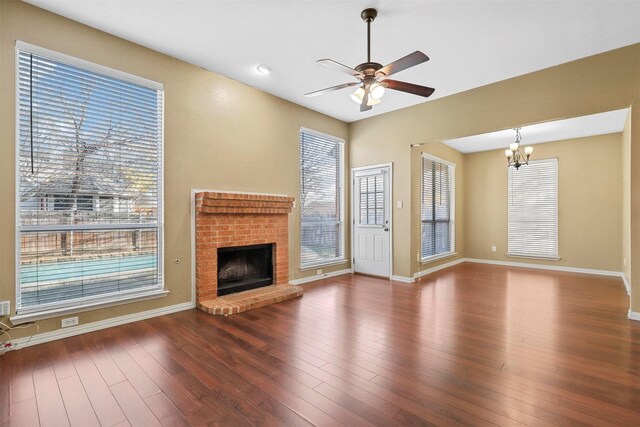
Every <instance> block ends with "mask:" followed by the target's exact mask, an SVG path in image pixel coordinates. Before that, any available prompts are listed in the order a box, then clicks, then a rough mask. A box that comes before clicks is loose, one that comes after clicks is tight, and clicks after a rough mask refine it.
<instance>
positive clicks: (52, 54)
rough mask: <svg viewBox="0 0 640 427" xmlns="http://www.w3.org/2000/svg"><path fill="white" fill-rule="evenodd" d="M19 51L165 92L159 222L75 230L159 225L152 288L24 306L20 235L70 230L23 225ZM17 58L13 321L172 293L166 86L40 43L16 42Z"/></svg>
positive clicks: (91, 308)
mask: <svg viewBox="0 0 640 427" xmlns="http://www.w3.org/2000/svg"><path fill="white" fill-rule="evenodd" d="M19 51H27V52H29V53H32V54H34V55H38V56H41V57H45V58H48V59H52V60H55V61H58V62H63V63H66V64H68V65H72V66H75V67H78V68H82V69H84V70H87V71H91V72H94V73H97V74H103V75H106V76H109V77H114V78H117V79H120V80H124V81H128V82H130V83H134V84H137V85H140V86H145V87H148V88H151V89H155V90H157V91H159V92H160V93H161V94H162V111H161V118H160V120H161V123H160V134H159V139H160V140H159V141H158V144H159V147H158V150H159V154H158V158H159V162H158V163H159V164H158V187H159V191H158V223H157V224H84V225H82V224H78V225H75V226H74V230H109V229H128V228H131V229H140V228H156V229H157V230H158V271H159V273H160V282H159V284H158V285H155V286H152V287H145V288H140V289H135V290H131V291H128V292H121V293H119V294H118V295H111V296H103V297H101V296H97V297H94V298H90V299H86V300H84V301H83V302H81V303H80V304H78V303H77V302H74V301H70V302H68V303H65V302H62V303H55V304H50V305H42V306H38V307H30V308H20V307H18V304H17V301H18V298H19V296H20V292H21V290H20V256H21V254H20V249H21V242H20V234H21V232H23V231H44V232H46V231H51V232H55V231H64V230H68V227H65V226H55V225H50V226H21V225H20V192H19V191H18V186H19V185H20V166H19V165H20V150H19V149H18V147H19V145H20V111H19V109H20V101H19V100H20V81H19V78H18V76H19V75H20V71H19V67H20V63H19V60H18V57H19ZM14 55H15V56H14V58H15V106H14V108H15V110H14V113H15V147H16V150H15V151H16V153H15V163H14V166H15V186H14V191H15V221H16V222H15V226H16V228H15V255H16V258H15V267H16V271H15V287H16V288H15V289H16V304H15V305H16V310H18V309H19V312H18V311H17V313H18V314H16V315H14V316H12V317H11V321H12V323H14V324H19V323H24V322H30V321H35V320H41V319H47V318H50V317H55V316H60V315H65V314H71V313H78V312H83V311H88V310H94V309H98V308H103V307H110V306H114V305H119V304H124V303H130V302H135V301H142V300H147V299H152V298H159V297H164V296H166V295H168V294H169V291H167V290H166V289H165V286H164V278H165V272H164V85H163V84H162V83H158V82H155V81H153V80H148V79H145V78H143V77H139V76H136V75H133V74H129V73H126V72H124V71H119V70H115V69H113V68H109V67H106V66H103V65H99V64H95V63H92V62H89V61H85V60H83V59H79V58H75V57H73V56H69V55H65V54H63V53H59V52H56V51H52V50H49V49H46V48H43V47H40V46H36V45H32V44H29V43H25V42H22V41H20V40H18V41H16V45H15V49H14Z"/></svg>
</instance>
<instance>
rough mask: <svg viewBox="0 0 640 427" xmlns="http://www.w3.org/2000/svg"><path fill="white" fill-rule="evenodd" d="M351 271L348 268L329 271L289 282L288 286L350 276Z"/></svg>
mask: <svg viewBox="0 0 640 427" xmlns="http://www.w3.org/2000/svg"><path fill="white" fill-rule="evenodd" d="M351 273H353V270H352V269H350V268H345V269H343V270H338V271H330V272H329V273H322V274H315V275H313V276H309V277H303V278H301V279H294V280H289V284H290V285H302V284H305V283H309V282H315V281H316V280H322V279H327V278H329V277H335V276H342V275H343V274H351Z"/></svg>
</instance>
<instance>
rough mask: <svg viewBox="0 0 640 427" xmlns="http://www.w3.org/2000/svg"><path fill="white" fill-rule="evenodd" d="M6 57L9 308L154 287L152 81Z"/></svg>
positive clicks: (158, 99) (157, 211)
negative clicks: (12, 231) (11, 69)
mask: <svg viewBox="0 0 640 427" xmlns="http://www.w3.org/2000/svg"><path fill="white" fill-rule="evenodd" d="M17 52H18V53H17V54H18V58H17V59H18V82H17V84H18V106H17V107H18V117H17V119H18V129H19V132H18V142H17V144H18V147H17V148H18V165H17V167H18V171H19V173H18V175H19V176H18V182H17V190H16V191H17V204H18V215H17V221H18V231H19V261H18V266H17V267H18V275H17V276H18V282H19V283H18V285H17V287H18V289H17V291H18V292H17V311H18V313H19V314H22V313H30V312H40V311H46V310H52V309H58V308H63V307H81V306H85V305H90V304H96V303H99V302H101V301H109V300H119V299H126V298H128V297H133V296H140V295H141V294H142V293H150V292H154V291H161V290H162V277H161V274H162V268H161V247H162V246H161V239H162V232H161V230H162V226H161V218H162V212H161V204H160V201H161V194H162V168H161V161H162V160H161V159H162V106H163V91H162V89H161V86H160V85H158V84H157V83H153V82H149V83H148V84H146V83H144V82H143V83H140V82H141V81H142V80H143V79H139V78H136V77H135V76H130V75H127V74H124V73H119V72H116V71H114V70H111V69H107V68H104V69H103V68H102V67H100V66H97V65H93V64H87V63H85V62H84V61H80V60H75V59H73V58H69V57H66V56H64V55H60V54H56V53H55V52H49V51H46V50H44V49H41V48H37V47H35V46H29V45H24V44H20V45H19V46H18V51H17Z"/></svg>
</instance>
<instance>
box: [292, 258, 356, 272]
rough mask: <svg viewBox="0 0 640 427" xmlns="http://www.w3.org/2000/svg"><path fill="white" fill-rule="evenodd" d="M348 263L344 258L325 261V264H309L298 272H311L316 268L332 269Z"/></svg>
mask: <svg viewBox="0 0 640 427" xmlns="http://www.w3.org/2000/svg"><path fill="white" fill-rule="evenodd" d="M348 262H349V260H348V259H346V258H342V259H338V260H335V261H327V262H322V263H319V264H311V265H309V266H308V267H304V268H300V269H299V270H300V271H311V270H317V269H318V267H333V266H334V265H340V264H347V263H348Z"/></svg>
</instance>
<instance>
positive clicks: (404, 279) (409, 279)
mask: <svg viewBox="0 0 640 427" xmlns="http://www.w3.org/2000/svg"><path fill="white" fill-rule="evenodd" d="M391 280H394V281H396V282H402V283H413V282H415V279H414V278H413V277H406V276H396V275H395V274H394V275H393V276H391Z"/></svg>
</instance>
